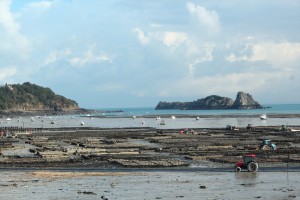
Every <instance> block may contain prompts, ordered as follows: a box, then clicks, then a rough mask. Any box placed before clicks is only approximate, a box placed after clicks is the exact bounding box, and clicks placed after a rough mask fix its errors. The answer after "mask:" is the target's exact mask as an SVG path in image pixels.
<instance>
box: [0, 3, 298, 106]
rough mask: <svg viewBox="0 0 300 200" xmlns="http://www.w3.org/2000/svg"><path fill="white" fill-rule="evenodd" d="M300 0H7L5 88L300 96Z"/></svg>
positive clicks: (155, 95)
mask: <svg viewBox="0 0 300 200" xmlns="http://www.w3.org/2000/svg"><path fill="white" fill-rule="evenodd" d="M299 11H300V1H299V0H251V1H241V0H222V1H220V0H188V1H186V0H142V1H137V0H136V1H135V0H0V85H4V84H6V83H8V84H22V83H24V82H30V83H33V84H37V85H40V86H43V87H47V88H51V89H52V90H53V91H54V92H55V93H56V94H59V95H63V96H65V97H67V98H70V99H72V100H75V101H76V102H77V103H78V104H79V106H80V107H82V108H121V107H146V106H147V107H155V106H156V105H157V104H158V102H159V101H194V100H197V99H200V98H204V97H206V96H209V95H219V96H225V97H230V98H232V99H233V100H234V99H235V97H236V94H237V92H239V91H243V92H246V93H250V94H251V95H252V96H253V98H254V99H255V100H257V101H258V102H259V103H261V104H263V105H264V104H276V103H300V92H299V91H300V12H299Z"/></svg>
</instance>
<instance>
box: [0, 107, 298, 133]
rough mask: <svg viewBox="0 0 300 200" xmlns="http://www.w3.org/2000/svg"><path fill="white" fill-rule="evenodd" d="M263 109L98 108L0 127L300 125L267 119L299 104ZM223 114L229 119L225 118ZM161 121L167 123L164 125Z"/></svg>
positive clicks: (20, 119) (12, 121)
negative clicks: (262, 116)
mask: <svg viewBox="0 0 300 200" xmlns="http://www.w3.org/2000/svg"><path fill="white" fill-rule="evenodd" d="M263 106H264V107H265V109H246V110H234V109H232V110H231V109H227V110H155V108H154V107H141V108H96V109H93V110H94V111H95V112H91V113H90V114H86V113H85V114H78V115H61V116H28V117H13V118H7V119H5V118H2V119H0V128H1V127H2V128H4V127H11V126H14V127H23V128H27V129H31V128H64V127H93V128H143V127H151V128H156V129H186V128H223V127H226V126H227V125H231V126H237V127H246V126H247V125H248V124H252V125H253V126H278V127H281V126H282V125H285V126H300V118H299V117H293V118H280V117H273V116H272V117H268V115H274V114H300V104H270V105H263ZM261 114H266V115H267V119H266V120H261V119H260V117H259V116H260V115H261ZM204 115H206V117H204ZM207 115H209V117H207ZM224 115H226V117H223V116H224ZM171 116H172V117H171ZM195 116H197V118H196V117H195ZM201 116H203V117H201ZM253 116H257V117H253ZM162 121H164V123H161V122H162Z"/></svg>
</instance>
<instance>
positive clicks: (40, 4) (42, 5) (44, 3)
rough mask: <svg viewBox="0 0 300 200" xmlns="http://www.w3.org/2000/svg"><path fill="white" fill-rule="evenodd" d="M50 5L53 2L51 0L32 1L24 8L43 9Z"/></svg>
mask: <svg viewBox="0 0 300 200" xmlns="http://www.w3.org/2000/svg"><path fill="white" fill-rule="evenodd" d="M52 5H53V2H51V1H39V2H32V3H30V4H28V5H27V7H26V9H29V10H39V11H44V10H47V9H49V8H50V7H51V6H52Z"/></svg>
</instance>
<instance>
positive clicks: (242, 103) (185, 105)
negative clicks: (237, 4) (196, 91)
mask: <svg viewBox="0 0 300 200" xmlns="http://www.w3.org/2000/svg"><path fill="white" fill-rule="evenodd" d="M262 108H263V107H262V106H261V105H260V104H259V103H258V102H257V101H255V100H254V99H253V98H252V96H251V95H250V94H248V93H244V92H238V93H237V96H236V100H235V101H233V100H232V99H230V98H228V97H221V96H218V95H211V96H208V97H205V98H203V99H198V100H196V101H193V102H162V101H161V102H159V103H158V105H157V106H156V108H155V109H156V110H163V109H180V110H208V109H262Z"/></svg>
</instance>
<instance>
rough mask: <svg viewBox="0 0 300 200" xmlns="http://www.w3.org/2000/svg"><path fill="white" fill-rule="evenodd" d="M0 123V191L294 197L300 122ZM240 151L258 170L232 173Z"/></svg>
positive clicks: (6, 195)
mask: <svg viewBox="0 0 300 200" xmlns="http://www.w3.org/2000/svg"><path fill="white" fill-rule="evenodd" d="M1 128H2V129H1V130H2V133H3V132H6V133H9V134H7V135H5V136H4V135H3V137H2V138H1V139H0V145H1V156H0V167H1V183H0V188H1V189H2V190H3V191H4V192H2V193H1V194H0V198H1V199H41V198H43V199H105V198H107V199H238V198H239V197H240V196H243V197H244V198H245V197H246V199H298V198H299V197H300V191H299V189H298V188H300V187H299V186H300V181H299V178H300V173H299V171H300V152H299V151H300V137H299V136H300V132H299V131H298V130H300V126H295V125H294V126H288V127H286V126H250V127H224V128H190V129H166V128H165V129H157V128H152V127H129V128H95V127H85V126H84V127H56V128H32V129H28V128H20V127H1ZM264 139H270V140H272V141H273V142H274V143H275V144H276V146H277V148H276V150H274V149H272V148H268V147H266V146H265V147H263V148H261V145H260V144H261V142H262V141H263V140H264ZM246 153H254V154H256V156H257V161H258V163H259V169H258V172H256V173H249V172H246V171H242V172H240V173H235V172H234V168H233V165H234V163H235V162H236V161H238V160H240V159H241V158H242V155H244V154H246Z"/></svg>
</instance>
